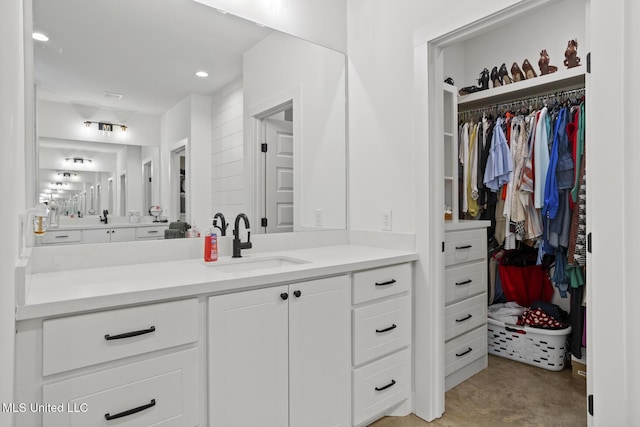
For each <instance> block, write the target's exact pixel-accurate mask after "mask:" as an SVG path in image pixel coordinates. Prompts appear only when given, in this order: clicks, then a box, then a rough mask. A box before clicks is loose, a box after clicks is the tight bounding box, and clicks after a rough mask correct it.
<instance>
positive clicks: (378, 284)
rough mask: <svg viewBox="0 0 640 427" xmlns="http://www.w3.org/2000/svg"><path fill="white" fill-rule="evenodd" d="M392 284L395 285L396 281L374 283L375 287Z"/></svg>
mask: <svg viewBox="0 0 640 427" xmlns="http://www.w3.org/2000/svg"><path fill="white" fill-rule="evenodd" d="M394 283H396V279H391V280H389V281H388V282H382V283H378V282H376V286H387V285H393V284H394Z"/></svg>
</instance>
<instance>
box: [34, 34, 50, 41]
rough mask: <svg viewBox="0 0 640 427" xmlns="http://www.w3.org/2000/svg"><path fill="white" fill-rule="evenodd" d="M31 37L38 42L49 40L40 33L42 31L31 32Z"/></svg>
mask: <svg viewBox="0 0 640 427" xmlns="http://www.w3.org/2000/svg"><path fill="white" fill-rule="evenodd" d="M31 37H33V39H34V40H38V41H39V42H48V41H49V37H47V36H46V35H45V34H42V33H33V34H31Z"/></svg>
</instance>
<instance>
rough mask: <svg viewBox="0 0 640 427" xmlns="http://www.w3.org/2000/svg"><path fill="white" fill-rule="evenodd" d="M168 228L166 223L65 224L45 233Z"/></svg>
mask: <svg viewBox="0 0 640 427" xmlns="http://www.w3.org/2000/svg"><path fill="white" fill-rule="evenodd" d="M160 226H164V227H169V223H168V222H116V223H111V222H110V223H107V224H105V223H102V222H100V223H96V224H87V223H81V224H71V225H68V224H65V225H60V226H59V227H55V228H49V229H48V230H47V231H66V230H100V229H106V228H132V227H160Z"/></svg>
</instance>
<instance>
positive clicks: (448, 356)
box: [444, 326, 487, 376]
mask: <svg viewBox="0 0 640 427" xmlns="http://www.w3.org/2000/svg"><path fill="white" fill-rule="evenodd" d="M486 354H487V327H486V326H482V327H480V328H478V329H475V330H473V331H471V332H467V333H466V334H464V335H461V336H459V337H458V338H455V339H452V340H451V341H449V342H447V343H445V345H444V375H445V376H447V375H449V374H451V373H453V372H455V371H457V370H458V369H462V368H464V367H465V366H466V365H468V364H469V363H471V362H473V361H474V360H476V359H479V358H480V357H482V356H485V355H486Z"/></svg>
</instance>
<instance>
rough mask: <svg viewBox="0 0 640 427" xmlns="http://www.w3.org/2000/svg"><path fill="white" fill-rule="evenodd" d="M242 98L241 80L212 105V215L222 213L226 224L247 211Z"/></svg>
mask: <svg viewBox="0 0 640 427" xmlns="http://www.w3.org/2000/svg"><path fill="white" fill-rule="evenodd" d="M242 97H243V90H242V80H238V81H236V82H233V83H231V84H229V85H228V86H226V87H225V88H223V89H221V90H220V91H219V92H218V93H216V94H214V95H213V96H212V98H213V103H212V104H211V213H212V215H213V214H215V213H216V212H221V213H222V214H223V215H224V217H225V219H226V220H227V223H230V222H231V221H233V219H234V218H235V217H236V215H237V214H239V213H240V212H245V213H246V212H247V206H246V205H245V203H244V201H245V200H244V194H245V186H244V139H243V138H244V132H243V125H242V121H243V119H242V111H243V110H242V106H243V102H242ZM232 228H233V225H231V226H230V227H229V229H228V231H229V233H231V231H232Z"/></svg>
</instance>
